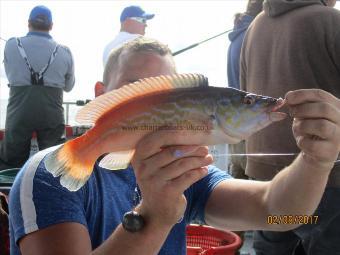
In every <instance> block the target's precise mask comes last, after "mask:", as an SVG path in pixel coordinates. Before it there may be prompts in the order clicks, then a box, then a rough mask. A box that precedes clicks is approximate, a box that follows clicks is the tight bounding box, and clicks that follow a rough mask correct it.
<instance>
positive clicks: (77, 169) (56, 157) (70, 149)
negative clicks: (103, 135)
mask: <svg viewBox="0 0 340 255" xmlns="http://www.w3.org/2000/svg"><path fill="white" fill-rule="evenodd" d="M84 148H86V147H85V146H84V137H83V136H81V137H78V138H76V139H74V140H71V141H68V142H66V143H65V144H64V145H62V146H61V147H59V148H58V149H56V150H54V151H53V152H51V153H49V154H48V155H47V156H46V158H45V167H46V169H47V171H49V172H50V173H51V174H52V175H53V176H54V177H58V176H60V184H61V185H62V186H64V187H65V188H67V189H68V190H70V191H77V190H79V189H80V188H81V187H82V186H83V185H84V184H85V183H86V181H87V180H88V179H89V177H90V175H91V173H92V171H93V166H94V164H95V161H96V159H97V157H96V156H95V155H93V153H92V154H91V153H89V151H87V150H85V149H84ZM86 152H87V153H86Z"/></svg>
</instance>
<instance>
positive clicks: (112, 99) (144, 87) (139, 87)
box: [76, 74, 208, 124]
mask: <svg viewBox="0 0 340 255" xmlns="http://www.w3.org/2000/svg"><path fill="white" fill-rule="evenodd" d="M205 86H208V79H207V78H206V77H204V76H203V75H201V74H176V75H166V76H157V77H151V78H145V79H142V80H140V81H137V82H134V83H130V84H127V85H124V86H123V87H121V88H119V89H116V90H113V91H110V92H108V93H106V94H104V95H101V96H99V97H96V98H95V99H94V100H93V101H91V102H90V103H88V104H87V105H85V106H84V107H83V108H82V109H81V110H80V111H79V112H78V113H77V115H76V121H77V122H78V123H81V124H94V123H95V122H96V121H97V120H98V119H99V117H100V116H101V115H103V114H104V113H105V112H107V111H109V110H110V109H112V108H114V107H116V106H117V105H119V104H121V103H123V102H125V101H127V100H131V99H133V98H137V97H140V96H145V95H147V94H152V93H156V92H161V91H166V90H173V89H178V88H192V87H205Z"/></svg>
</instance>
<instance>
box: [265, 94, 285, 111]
mask: <svg viewBox="0 0 340 255" xmlns="http://www.w3.org/2000/svg"><path fill="white" fill-rule="evenodd" d="M285 104H286V100H284V99H283V98H281V97H280V98H278V99H276V102H275V104H274V107H273V108H272V109H271V110H270V111H269V112H277V110H279V109H281V108H282V107H283V106H284V105H285Z"/></svg>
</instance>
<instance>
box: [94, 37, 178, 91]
mask: <svg viewBox="0 0 340 255" xmlns="http://www.w3.org/2000/svg"><path fill="white" fill-rule="evenodd" d="M174 73H176V67H175V63H174V60H173V57H172V54H171V51H170V49H169V48H168V47H167V46H166V45H164V44H162V43H160V42H158V41H156V40H154V39H149V38H145V37H140V38H137V39H135V40H133V41H131V42H129V43H126V44H124V45H123V46H122V47H120V48H118V49H116V50H114V51H112V52H111V54H110V57H109V59H108V61H107V63H106V66H105V70H104V75H103V83H101V82H97V84H96V88H95V92H96V96H99V95H101V94H104V93H106V92H108V91H110V90H113V89H118V88H120V87H121V86H123V85H125V84H128V83H131V82H135V81H137V80H139V79H143V78H147V77H152V76H159V75H170V74H174Z"/></svg>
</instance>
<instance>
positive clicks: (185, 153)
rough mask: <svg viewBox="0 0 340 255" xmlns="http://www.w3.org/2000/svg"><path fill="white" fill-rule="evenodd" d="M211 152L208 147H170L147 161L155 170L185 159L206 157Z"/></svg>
mask: <svg viewBox="0 0 340 255" xmlns="http://www.w3.org/2000/svg"><path fill="white" fill-rule="evenodd" d="M208 153H209V150H208V147H206V146H186V145H185V146H169V147H167V148H165V149H163V150H162V151H160V152H159V153H156V154H155V155H153V156H151V157H150V158H148V159H146V160H145V163H146V164H147V165H150V166H153V168H154V169H158V168H161V167H165V166H167V165H169V164H171V163H172V162H174V161H176V160H178V159H180V158H185V157H205V156H206V155H208Z"/></svg>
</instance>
